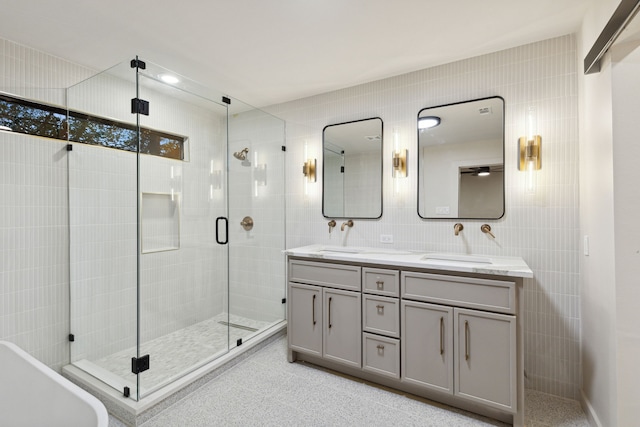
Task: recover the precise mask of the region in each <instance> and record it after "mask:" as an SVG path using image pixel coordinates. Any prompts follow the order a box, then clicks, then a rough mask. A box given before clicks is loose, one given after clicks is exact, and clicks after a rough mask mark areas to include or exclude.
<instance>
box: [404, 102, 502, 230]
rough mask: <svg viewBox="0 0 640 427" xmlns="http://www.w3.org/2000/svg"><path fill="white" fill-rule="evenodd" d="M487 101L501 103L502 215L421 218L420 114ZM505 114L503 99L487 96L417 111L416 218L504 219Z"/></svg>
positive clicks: (422, 217) (426, 217) (425, 218)
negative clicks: (436, 109) (490, 216)
mask: <svg viewBox="0 0 640 427" xmlns="http://www.w3.org/2000/svg"><path fill="white" fill-rule="evenodd" d="M487 99H500V100H501V101H502V165H503V176H502V213H501V214H500V216H498V217H492V218H488V217H480V216H478V217H430V216H422V215H421V214H420V190H421V187H420V170H421V168H420V128H419V127H418V126H419V121H420V115H421V114H422V112H423V111H426V110H432V109H435V108H443V107H452V106H455V105H461V104H468V103H471V102H477V101H484V100H487ZM505 112H506V103H505V101H504V98H503V97H501V96H498V95H495V96H487V97H484V98H476V99H469V100H466V101H459V102H452V103H450V104H442V105H434V106H432V107H425V108H422V109H420V111H418V114H417V118H416V132H417V139H416V147H417V150H416V156H417V164H416V169H417V173H416V175H417V178H416V180H417V186H416V188H417V193H416V210H417V213H418V217H420V219H423V220H431V219H433V220H454V221H455V220H498V219H501V218H503V217H504V215H505V214H506V198H507V194H506V185H505V182H506V174H505V171H504V167H505V151H506V149H505V148H506V147H505Z"/></svg>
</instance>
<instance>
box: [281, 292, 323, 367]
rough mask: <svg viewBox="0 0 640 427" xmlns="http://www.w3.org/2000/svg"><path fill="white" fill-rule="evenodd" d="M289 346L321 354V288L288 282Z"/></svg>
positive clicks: (317, 354)
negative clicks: (289, 308)
mask: <svg viewBox="0 0 640 427" xmlns="http://www.w3.org/2000/svg"><path fill="white" fill-rule="evenodd" d="M289 306H290V307H291V310H290V311H289V322H288V335H289V346H290V347H291V349H293V350H295V351H303V352H306V353H309V354H314V355H316V356H322V324H323V322H322V288H321V287H319V286H310V285H303V284H299V283H290V284H289Z"/></svg>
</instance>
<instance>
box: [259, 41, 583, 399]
mask: <svg viewBox="0 0 640 427" xmlns="http://www.w3.org/2000/svg"><path fill="white" fill-rule="evenodd" d="M576 56H577V55H576V41H575V38H574V36H564V37H559V38H555V39H550V40H546V41H542V42H539V43H534V44H530V45H526V46H520V47H517V48H513V49H509V50H505V51H501V52H496V53H493V54H488V55H483V56H479V57H475V58H469V59H466V60H463V61H458V62H455V63H451V64H446V65H442V66H438V67H433V68H429V69H425V70H421V71H416V72H413V73H409V74H404V75H401V76H397V77H393V78H389V79H385V80H380V81H376V82H371V83H367V84H363V85H359V86H355V87H351V88H347V89H343V90H339V91H335V92H331V93H326V94H322V95H318V96H314V97H309V98H305V99H300V100H297V101H292V102H287V103H284V104H281V105H277V106H273V107H271V108H269V109H268V110H269V111H270V112H272V113H273V114H275V115H277V116H278V117H282V118H284V119H285V120H286V121H287V145H288V150H289V151H288V170H287V174H288V176H289V177H290V179H289V181H288V198H287V219H288V220H287V247H295V246H300V245H306V244H311V243H324V244H340V243H346V244H348V245H362V246H374V247H378V246H382V245H383V244H381V243H379V236H380V234H391V235H393V238H394V244H393V245H391V246H393V247H397V248H407V249H416V250H429V251H447V252H461V253H462V252H471V253H480V254H495V255H505V256H522V257H523V258H524V259H525V261H526V262H527V263H528V264H529V265H530V266H531V268H532V269H533V271H534V274H535V279H533V280H527V281H526V283H525V301H526V306H525V307H524V316H525V329H526V336H525V340H526V344H525V353H526V354H525V359H526V360H525V369H526V371H527V376H528V378H529V379H528V382H527V384H526V385H527V387H530V388H533V389H536V390H540V391H544V392H547V393H551V394H556V395H559V396H564V397H569V398H577V397H578V386H579V383H580V376H579V373H580V356H579V346H578V343H579V325H580V313H579V298H580V296H579V295H580V294H579V286H578V284H579V283H578V225H579V218H578V194H579V192H578V148H579V145H578V112H577V108H578V102H577V97H578V94H577V74H576V73H577V69H576V64H577V58H576ZM494 95H499V96H502V97H503V98H504V99H505V106H506V117H505V157H506V166H505V169H506V171H505V175H506V178H505V179H506V214H505V216H504V217H503V218H502V219H501V220H497V221H464V225H465V229H464V231H463V232H462V234H461V236H459V237H455V236H454V234H453V224H454V223H455V222H457V221H455V220H421V219H420V218H419V217H418V215H417V212H416V211H417V202H416V182H417V178H416V176H417V174H416V158H417V156H416V147H417V142H416V135H417V132H416V126H417V123H416V117H417V114H418V111H419V110H420V109H422V108H425V107H431V106H437V105H442V104H448V103H452V102H458V101H464V100H469V99H475V98H482V97H488V96H494ZM530 105H534V106H536V107H537V111H538V133H539V134H541V135H542V141H543V168H542V170H541V171H540V172H539V173H538V187H537V193H536V194H535V195H528V194H525V192H524V176H523V174H521V173H519V172H518V171H517V166H516V158H517V156H516V144H517V140H518V137H519V136H521V134H522V133H524V117H525V115H524V112H525V108H526V107H527V106H530ZM368 117H381V118H382V120H383V121H384V164H383V167H384V207H383V216H382V218H381V219H380V220H369V221H365V220H360V221H356V223H355V225H354V227H353V228H352V229H351V230H349V233H348V235H346V234H345V233H342V235H340V234H341V233H340V231H339V230H337V231H335V230H334V232H333V233H332V235H329V233H328V227H327V219H326V218H323V216H322V197H321V187H322V185H321V182H322V181H321V179H322V177H321V176H319V181H318V183H317V184H315V185H312V186H311V188H310V189H309V192H308V195H307V196H305V195H304V192H303V179H302V174H301V172H300V168H301V165H302V163H303V150H304V144H305V142H306V143H307V144H308V148H307V149H308V152H309V157H317V158H318V159H319V160H320V161H321V158H322V156H321V153H322V149H321V144H322V129H323V128H324V126H326V125H328V124H333V123H340V122H346V121H351V120H358V119H364V118H368ZM394 128H396V129H397V131H398V132H399V136H400V141H401V142H400V148H408V149H409V158H410V161H409V178H408V179H404V180H402V181H401V182H400V183H399V189H398V194H394V192H393V191H392V190H393V183H392V179H391V151H392V134H391V132H392V129H394ZM318 169H319V170H320V171H321V170H322V166H321V163H319V164H318ZM484 222H489V223H490V224H491V227H492V229H493V231H494V232H495V235H496V239H495V240H492V239H489V238H488V237H487V236H485V235H484V234H483V233H482V232H481V231H480V225H481V224H482V223H484ZM387 247H389V246H387Z"/></svg>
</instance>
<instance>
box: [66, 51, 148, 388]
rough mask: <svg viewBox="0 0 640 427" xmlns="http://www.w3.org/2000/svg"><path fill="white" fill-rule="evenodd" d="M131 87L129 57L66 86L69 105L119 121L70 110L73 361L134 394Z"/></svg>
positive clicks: (133, 126)
mask: <svg viewBox="0 0 640 427" xmlns="http://www.w3.org/2000/svg"><path fill="white" fill-rule="evenodd" d="M135 90H136V84H135V73H134V72H132V70H131V68H130V66H129V64H128V63H126V64H120V65H117V66H115V67H113V68H111V69H109V70H106V71H104V72H102V73H100V74H98V75H96V76H94V77H92V78H90V79H87V80H85V81H83V82H81V83H78V84H77V85H75V86H72V87H70V88H68V90H67V105H68V108H69V110H70V111H75V112H81V113H86V117H89V116H92V117H101V118H108V119H109V123H111V124H116V125H117V126H111V127H109V126H108V125H105V123H98V122H96V121H95V120H93V121H91V120H82V118H81V117H79V118H78V119H76V120H72V119H71V116H70V117H69V128H70V132H69V135H70V139H71V142H72V144H71V146H72V150H71V151H68V152H67V159H68V171H69V254H70V310H71V312H70V315H71V318H70V322H71V334H73V337H74V340H73V342H71V345H70V349H71V363H72V364H74V365H76V366H77V367H79V368H81V369H83V370H84V371H85V372H87V373H89V374H91V375H92V376H94V377H96V378H99V379H101V380H102V381H103V382H105V383H106V384H108V385H110V386H111V387H113V388H115V389H116V390H118V391H120V392H123V393H125V390H128V391H129V393H130V396H132V397H134V398H137V396H138V386H137V377H136V375H134V374H133V373H132V371H131V357H133V356H136V350H137V349H136V345H137V326H138V320H137V315H138V307H137V282H138V279H137V217H138V214H137V189H136V187H137V166H136V164H137V155H136V145H137V131H136V117H135V115H134V114H131V107H130V105H131V98H132V97H133V96H132V95H135ZM86 117H85V118H86ZM74 140H82V141H83V142H85V143H75V142H74ZM131 150H132V151H131Z"/></svg>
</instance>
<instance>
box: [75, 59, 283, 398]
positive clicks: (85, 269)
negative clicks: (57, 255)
mask: <svg viewBox="0 0 640 427" xmlns="http://www.w3.org/2000/svg"><path fill="white" fill-rule="evenodd" d="M167 76H173V77H174V80H171V81H172V83H168V81H170V80H168V77H167ZM67 103H68V110H69V111H74V112H77V113H78V114H86V115H88V116H91V117H93V118H98V119H96V122H97V123H95V124H94V123H90V124H89V125H88V126H87V129H86V132H85V135H89V136H90V137H88V138H85V141H83V142H76V141H69V144H70V147H71V148H70V151H68V152H67V158H68V168H69V223H70V237H69V245H70V298H71V303H70V311H71V313H70V315H71V331H70V332H71V334H72V336H73V341H72V342H70V349H71V364H70V365H69V367H68V368H69V369H67V368H65V369H67V370H68V371H69V372H70V371H71V370H74V371H78V370H79V371H81V372H84V373H86V374H88V375H89V376H91V377H93V378H97V379H98V380H99V381H100V382H101V383H103V384H105V385H107V386H108V387H109V388H111V389H113V390H115V391H116V392H117V393H122V394H123V396H127V397H128V398H129V399H128V400H132V401H138V400H144V399H145V397H147V396H149V395H150V394H152V393H154V392H156V391H162V390H164V389H165V388H166V387H170V386H171V384H173V383H175V382H176V381H177V380H180V379H182V378H184V377H185V376H187V375H189V374H190V373H192V372H194V371H196V370H200V369H203V368H206V367H207V366H214V365H215V363H216V361H217V360H221V359H222V358H229V357H231V356H233V354H236V353H240V352H241V351H242V348H243V345H246V344H247V343H249V342H252V341H253V342H257V341H258V340H261V339H263V338H265V337H267V336H268V335H269V334H273V333H275V332H278V331H279V330H282V328H283V327H284V323H285V322H284V320H285V306H284V303H283V299H284V297H285V293H286V289H285V282H286V281H285V263H284V256H283V254H282V251H283V250H284V248H285V224H284V221H283V218H284V217H285V212H284V207H285V206H284V198H285V188H284V160H285V159H284V154H285V153H284V151H283V150H282V147H283V146H284V145H285V138H284V121H283V120H281V119H279V118H277V117H274V116H272V115H270V114H267V113H266V112H264V111H261V110H259V109H257V108H254V107H251V106H249V105H247V104H244V103H242V102H240V101H238V100H236V99H233V98H230V97H228V96H226V95H223V94H222V93H221V92H218V91H216V90H214V89H211V88H207V87H203V86H201V85H199V84H197V83H195V82H193V81H192V80H190V79H188V78H186V77H184V76H181V75H178V74H176V73H173V72H171V71H169V70H166V69H164V68H163V67H161V66H158V65H156V64H153V63H150V62H148V61H144V62H143V61H139V60H137V59H136V60H133V61H127V62H124V63H122V64H119V65H117V66H115V67H113V68H111V69H108V70H106V71H104V72H102V73H100V74H98V75H96V76H94V77H92V78H90V79H88V80H85V81H83V82H81V83H79V84H77V85H75V86H72V87H70V88H68V90H67ZM103 122H104V123H116V124H117V125H116V126H115V129H112V128H108V127H106V126H105V125H104V123H103ZM119 129H129V131H128V132H124V131H121V130H119ZM92 135H100V137H99V138H98V137H97V136H96V138H92V137H91V136H92ZM87 141H89V142H87ZM245 150H246V151H245ZM234 153H237V154H239V155H241V157H244V158H243V159H241V160H236V158H235V157H234ZM236 157H237V156H236ZM249 215H250V216H251V217H252V218H253V219H254V221H255V223H254V224H255V225H254V227H253V228H252V229H251V231H250V232H247V231H245V230H244V229H243V227H242V226H241V225H240V222H241V221H242V219H243V218H244V217H246V216H249ZM247 259H250V260H251V262H247ZM147 355H148V356H149V368H148V369H140V370H139V372H138V373H134V371H136V369H132V359H133V360H134V361H135V360H140V359H142V360H146V359H144V358H145V357H146V356H147ZM176 361H179V363H176ZM134 365H135V363H134Z"/></svg>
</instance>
